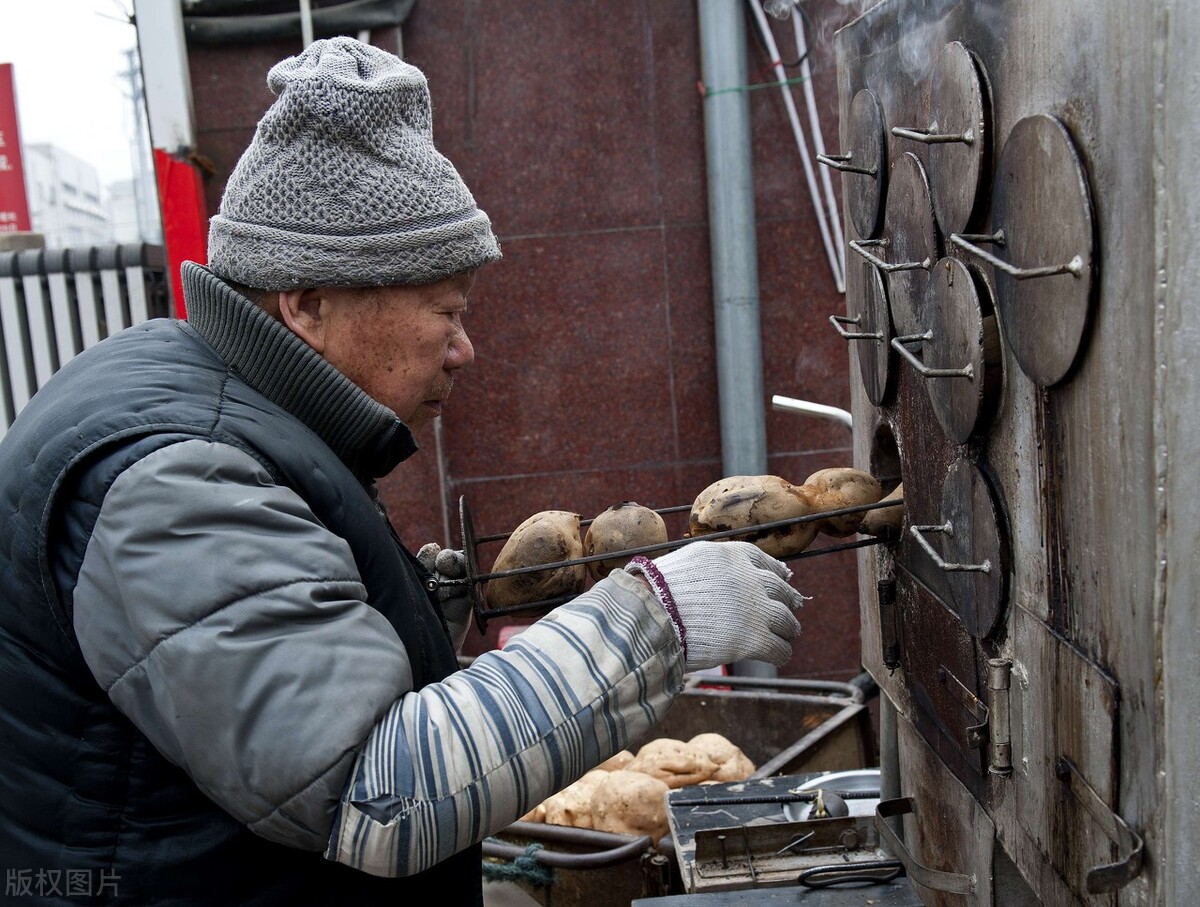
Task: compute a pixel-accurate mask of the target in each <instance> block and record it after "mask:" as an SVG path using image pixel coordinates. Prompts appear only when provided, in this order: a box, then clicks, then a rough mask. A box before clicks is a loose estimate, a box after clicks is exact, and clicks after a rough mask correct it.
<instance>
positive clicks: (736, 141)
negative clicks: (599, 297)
mask: <svg viewBox="0 0 1200 907" xmlns="http://www.w3.org/2000/svg"><path fill="white" fill-rule="evenodd" d="M698 11H699V20H700V65H701V73H702V78H703V80H704V85H705V86H706V87H707V91H706V93H705V94H706V96H705V99H704V149H705V159H706V161H707V164H708V230H709V245H710V250H711V252H710V254H711V257H712V282H713V316H714V317H713V321H714V324H715V333H716V341H717V391H718V402H719V407H720V415H721V457H722V463H723V468H724V473H725V475H727V476H737V475H742V476H756V475H762V474H763V473H765V472H766V471H767V420H766V405H765V401H764V397H765V393H764V391H763V368H762V335H761V329H760V326H759V315H758V308H759V306H758V260H757V259H758V242H757V237H756V236H755V217H754V174H753V169H752V164H751V155H750V101H749V98H748V96H747V94H746V92H744V91H737V90H732V91H731V90H727V89H738V88H741V87H742V86H744V85H745V84H746V82H747V78H746V22H745V19H744V18H743V12H742V9H741V4H740V3H731V2H729V0H698ZM733 673H734V674H741V675H746V676H753V677H774V676H776V675H778V673H779V672H778V671H777V670H776V668H775V667H774V666H773V665H770V664H768V663H766V662H759V661H744V662H739V663H738V664H736V665H734V666H733Z"/></svg>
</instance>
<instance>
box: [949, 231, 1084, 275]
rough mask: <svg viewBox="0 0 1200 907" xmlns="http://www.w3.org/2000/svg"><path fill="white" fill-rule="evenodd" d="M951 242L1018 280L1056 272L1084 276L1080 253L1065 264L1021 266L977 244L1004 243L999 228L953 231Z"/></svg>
mask: <svg viewBox="0 0 1200 907" xmlns="http://www.w3.org/2000/svg"><path fill="white" fill-rule="evenodd" d="M950 242H952V243H953V244H954V245H956V246H958V247H959V248H960V249H963V250H964V251H966V252H969V253H970V254H971V255H974V256H975V257H976V258H982V259H983V260H984V261H986V262H987V263H988V264H990V265H992V266H993V267H996V268H999V269H1000V270H1001V271H1003V272H1004V273H1005V274H1007V275H1008V276H1009V277H1013V278H1015V279H1016V280H1028V279H1029V278H1031V277H1053V276H1054V275H1055V274H1070V275H1071V276H1072V277H1082V276H1083V258H1082V256H1079V255H1076V256H1075V257H1074V258H1072V259H1071V260H1070V261H1068V262H1067V263H1066V264H1065V265H1045V266H1043V267H1038V268H1019V267H1017V266H1016V265H1014V264H1010V263H1009V262H1007V261H1004V260H1003V259H1001V258H997V257H996V256H995V255H993V254H992V253H991V252H988V251H987V250H986V249H981V248H979V246H977V245H975V243H977V242H993V243H996V244H997V245H1001V246H1002V245H1004V231H1003V230H997V231H996V232H995V233H951V234H950Z"/></svg>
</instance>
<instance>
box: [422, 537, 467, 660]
mask: <svg viewBox="0 0 1200 907" xmlns="http://www.w3.org/2000/svg"><path fill="white" fill-rule="evenodd" d="M417 560H419V561H420V562H421V566H423V567H424V568H425V569H426V570H428V571H429V572H430V573H432V574H433V575H434V578H435V579H437V581H438V588H437V593H436V595H437V600H438V604H439V605H440V606H441V609H442V616H443V617H445V618H446V625H447V627H449V629H450V638H451V640H453V642H454V651H455V652H458V651H459V650H461V649H462V645H463V642H464V641H465V640H466V638H467V630H469V629H470V628H471V617H472V616H473V614H472V610H471V591H470V586H468V585H467V584H466V583H447V582H445V580H453V579H462V578H463V577H465V576H466V575H467V556H466V555H465V554H463V553H462V552H461V551H455V550H454V549H453V548H442V546H441V545H439V544H438V543H437V542H430V543H429V544H428V545H422V546H421V550H420V551H418V552H417Z"/></svg>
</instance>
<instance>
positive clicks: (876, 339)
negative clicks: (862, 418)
mask: <svg viewBox="0 0 1200 907" xmlns="http://www.w3.org/2000/svg"><path fill="white" fill-rule="evenodd" d="M862 288H863V293H862V312H861V316H862V330H863V333H865V334H871V335H873V339H872V340H870V341H862V342H860V343H859V344H858V345H857V350H858V368H859V371H860V372H861V373H862V380H863V386H864V387H865V388H866V391H867V399H868V400H870V401H871V402H872V403H874V404H875V405H876V406H880V405H881V404H882V403H883V401H884V400H885V399H887V397H888V395H889V394H890V392H891V390H892V381H891V379H892V376H893V374H894V373H895V369H894V368H893V365H892V363H893V362H894V360H895V353H893V352H892V345H891V344H892V336H893V335H892V316H891V313H890V312H889V311H888V299H887V288H886V287H884V285H883V274H881V273H880V271H879V269H878V268H877V267H875V266H874V265H872V264H870V263H869V262H865V261H864V262H863V263H862Z"/></svg>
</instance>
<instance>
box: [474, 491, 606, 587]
mask: <svg viewBox="0 0 1200 907" xmlns="http://www.w3.org/2000/svg"><path fill="white" fill-rule="evenodd" d="M580 557H583V542H582V541H580V539H579V514H577V513H570V512H569V511H566V510H543V511H541V512H539V513H535V514H534V515H533V516H531V517H529V519H527V520H525V522H523V523H522V524H521V525H520V526H518V527H517V528H516V529H515V530H514V531H513V534H512V535H510V536H509V537H508V540H507V541H506V542H505V543H504V547H503V548H501V549H500V554H499V555H497V557H496V561H495V563H494V564H493V565H492V572H493V573H499V572H501V571H504V570H515V569H518V568H520V567H533V566H536V565H538V564H556V563H559V562H561V561H569V560H574V559H576V558H580ZM586 582H587V571H586V570H585V569H584V566H583V565H582V564H576V565H574V566H570V567H554V568H552V569H548V570H539V571H536V572H533V573H522V574H520V575H519V576H505V577H500V578H499V579H493V580H489V581H488V583H487V587H486V588H485V590H484V595H485V596H486V598H487V601H488V604H489V605H491V607H493V608H505V607H509V606H511V605H523V604H527V603H529V602H535V601H541V600H543V599H547V598H556V597H558V596H560V595H577V594H578V593H580V592H582V591H583V586H584V584H585V583H586Z"/></svg>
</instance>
